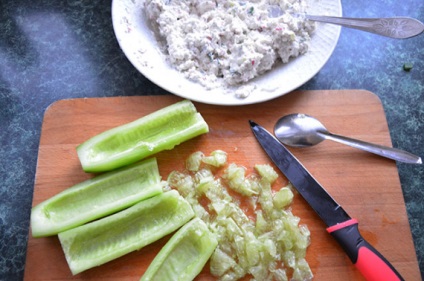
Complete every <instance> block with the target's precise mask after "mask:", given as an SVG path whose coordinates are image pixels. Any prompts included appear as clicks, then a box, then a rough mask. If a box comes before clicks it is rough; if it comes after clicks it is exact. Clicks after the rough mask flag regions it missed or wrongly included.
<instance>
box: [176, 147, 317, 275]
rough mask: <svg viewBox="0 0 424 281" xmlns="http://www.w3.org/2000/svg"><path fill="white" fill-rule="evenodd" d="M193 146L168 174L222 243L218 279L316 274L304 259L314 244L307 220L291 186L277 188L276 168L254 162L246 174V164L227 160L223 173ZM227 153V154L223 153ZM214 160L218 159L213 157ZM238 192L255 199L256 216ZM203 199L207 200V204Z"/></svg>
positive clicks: (213, 265) (215, 258) (214, 265)
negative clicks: (294, 205) (181, 167)
mask: <svg viewBox="0 0 424 281" xmlns="http://www.w3.org/2000/svg"><path fill="white" fill-rule="evenodd" d="M214 155H215V156H216V155H219V158H220V159H224V157H223V156H222V151H219V153H216V152H214V153H211V156H204V154H203V153H202V152H195V153H193V154H192V155H190V156H189V157H188V159H187V161H186V166H187V167H186V168H187V171H184V172H179V171H173V172H172V173H171V174H170V175H169V177H168V183H169V185H170V187H171V188H176V189H177V190H178V191H179V192H180V193H181V194H182V196H184V197H185V199H186V200H187V201H188V202H189V203H190V204H191V205H192V207H193V210H194V212H195V213H196V216H197V217H199V218H201V219H202V220H203V221H205V222H206V223H207V225H208V226H209V228H210V229H211V231H212V232H213V233H215V234H216V235H217V237H218V246H217V248H216V250H215V251H214V253H213V254H212V256H211V260H210V271H211V273H212V274H213V275H214V276H215V277H217V278H219V280H238V279H240V278H243V277H245V276H250V277H252V280H310V279H312V277H313V274H312V272H311V270H310V268H309V265H308V263H307V262H306V260H305V255H306V249H307V247H308V246H309V244H310V233H309V230H308V228H307V227H306V225H299V221H300V220H299V218H298V217H296V216H294V215H293V214H292V212H291V210H290V208H289V206H290V204H291V202H292V199H293V193H292V191H291V186H290V185H289V186H286V187H282V188H281V189H280V190H279V191H277V192H273V190H272V188H271V187H272V184H273V183H274V182H275V181H276V179H277V177H278V174H277V173H276V172H275V170H274V169H273V168H272V167H271V166H270V165H256V166H255V171H256V173H255V174H250V175H247V176H246V170H245V168H244V167H241V166H238V165H236V164H229V165H227V166H225V165H226V162H223V161H221V162H219V164H220V165H219V166H223V169H224V171H223V176H222V178H219V177H218V176H217V173H214V172H213V171H216V165H214V167H212V166H210V165H209V164H208V162H209V160H207V161H203V159H205V158H208V157H213V156H214ZM225 159H226V158H225ZM213 163H214V164H215V162H214V161H213ZM229 189H231V190H233V191H236V192H238V193H239V194H240V195H241V196H243V197H244V200H247V201H249V202H250V203H251V205H250V207H251V209H252V210H253V213H254V218H250V217H249V216H248V214H246V213H245V212H244V208H245V206H243V207H242V206H241V205H240V202H239V201H237V200H236V199H234V198H233V196H231V195H230V193H229ZM205 201H206V202H207V203H206V204H205Z"/></svg>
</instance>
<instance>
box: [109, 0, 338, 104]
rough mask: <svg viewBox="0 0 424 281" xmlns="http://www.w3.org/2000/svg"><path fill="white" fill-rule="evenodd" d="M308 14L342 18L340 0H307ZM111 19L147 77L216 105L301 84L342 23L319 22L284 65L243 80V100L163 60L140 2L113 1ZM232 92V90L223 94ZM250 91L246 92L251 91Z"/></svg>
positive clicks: (322, 59)
mask: <svg viewBox="0 0 424 281" xmlns="http://www.w3.org/2000/svg"><path fill="white" fill-rule="evenodd" d="M308 4H309V12H308V13H309V14H316V15H331V16H341V15H342V7H341V3H340V0H309V3H308ZM112 22H113V28H114V31H115V34H116V37H117V39H118V42H119V45H120V47H121V49H122V50H123V52H124V53H125V55H126V56H127V58H128V59H129V61H130V62H131V63H132V64H133V65H134V67H135V68H136V69H137V70H138V71H140V72H141V73H142V74H143V75H144V76H145V77H146V78H148V79H149V80H150V81H152V82H153V83H155V84H156V85H158V86H160V87H162V88H163V89H165V90H167V91H169V92H171V93H173V94H175V95H178V96H180V97H183V98H187V99H190V100H193V101H197V102H202V103H208V104H217V105H243V104H253V103H258V102H263V101H267V100H270V99H273V98H276V97H279V96H281V95H284V94H286V93H289V92H291V91H293V90H295V89H296V88H298V87H300V86H301V85H303V84H304V83H306V82H307V81H308V80H310V79H311V78H312V77H313V76H315V75H316V74H317V73H318V71H319V70H320V69H321V68H322V67H323V66H324V64H325V63H326V62H327V60H328V59H329V58H330V56H331V54H332V52H333V50H334V48H335V47H336V44H337V41H338V39H339V35H340V27H339V26H336V25H330V24H321V23H317V28H316V31H315V33H314V34H313V36H312V38H311V44H310V49H309V51H308V52H307V53H306V54H305V55H303V56H300V57H297V58H295V59H293V60H292V61H290V62H289V63H288V64H281V65H279V66H276V67H275V68H274V69H272V70H271V71H269V72H267V73H265V74H264V75H262V76H260V77H257V78H256V79H254V80H252V81H250V82H248V83H246V84H245V85H247V87H244V89H249V88H250V89H253V90H251V92H250V94H249V96H248V97H247V98H244V99H241V98H237V97H236V96H235V95H234V90H235V89H228V88H227V89H222V88H216V89H213V90H207V89H206V88H204V87H203V86H201V85H200V84H197V83H195V82H193V81H190V80H188V79H187V78H185V77H184V75H183V74H182V73H180V72H179V71H177V70H175V69H174V68H172V66H171V65H169V64H168V63H167V62H166V61H165V57H164V54H163V53H162V52H161V51H160V49H159V45H158V43H157V40H156V39H155V36H154V34H153V33H152V31H151V29H150V28H149V26H148V23H147V19H146V17H145V14H144V0H113V1H112ZM228 90H230V93H225V92H228ZM249 91H250V90H249Z"/></svg>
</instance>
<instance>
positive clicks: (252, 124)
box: [249, 120, 258, 127]
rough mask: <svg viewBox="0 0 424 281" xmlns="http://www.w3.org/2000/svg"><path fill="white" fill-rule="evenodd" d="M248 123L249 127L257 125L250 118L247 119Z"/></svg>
mask: <svg viewBox="0 0 424 281" xmlns="http://www.w3.org/2000/svg"><path fill="white" fill-rule="evenodd" d="M249 124H250V127H256V126H257V125H258V124H256V123H255V122H254V121H252V120H249Z"/></svg>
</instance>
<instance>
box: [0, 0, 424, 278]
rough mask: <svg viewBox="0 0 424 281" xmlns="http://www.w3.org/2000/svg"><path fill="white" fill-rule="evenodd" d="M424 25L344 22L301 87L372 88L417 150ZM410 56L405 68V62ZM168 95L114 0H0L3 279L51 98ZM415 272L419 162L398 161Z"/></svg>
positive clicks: (372, 6)
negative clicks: (119, 33)
mask: <svg viewBox="0 0 424 281" xmlns="http://www.w3.org/2000/svg"><path fill="white" fill-rule="evenodd" d="M342 4H343V14H344V16H347V17H361V16H363V17H389V16H410V17H414V18H417V19H419V20H420V21H424V3H423V1H422V0H409V1H404V2H402V3H400V2H398V1H395V0H385V1H372V2H369V1H365V0H358V1H344V0H342ZM423 46H424V34H422V35H421V36H417V37H414V38H411V39H407V40H396V39H390V38H385V37H380V36H376V35H372V34H368V33H364V32H360V31H356V30H351V29H346V28H343V29H342V32H341V36H340V39H339V42H338V45H337V47H336V49H335V51H334V54H333V55H332V57H331V58H330V60H329V61H328V62H327V64H326V65H325V66H324V68H323V69H322V70H321V71H320V72H319V73H318V74H317V75H316V76H315V77H313V78H312V79H311V80H310V81H309V82H307V83H306V84H305V85H303V86H302V87H301V89H366V90H369V91H372V92H374V93H375V94H377V95H378V96H379V98H380V99H381V101H382V103H383V107H384V110H385V113H386V116H387V120H388V125H389V129H390V133H391V138H392V142H393V146H394V147H397V148H400V149H404V150H407V151H410V152H413V153H415V154H418V155H420V156H421V157H423V156H424V139H423V136H424V133H423V132H424V48H423ZM405 63H412V64H413V68H412V69H411V70H410V71H405V70H404V69H403V65H404V64H405ZM143 94H151V95H152V94H153V95H160V94H169V93H167V92H166V91H165V90H163V89H161V88H159V87H158V86H156V85H154V84H153V83H151V82H150V81H149V80H147V79H146V78H145V77H144V76H143V75H141V74H140V73H139V72H138V71H137V70H136V69H135V68H134V67H133V66H132V65H131V64H130V62H129V61H128V60H127V59H126V57H125V56H124V54H123V52H122V51H121V49H120V48H119V45H118V42H117V40H116V38H115V35H114V32H113V27H112V21H111V1H99V0H93V1H81V0H66V1H65V0H58V1H56V0H55V1H53V0H35V1H29V0H16V1H13V0H2V1H1V2H0V144H1V146H0V155H1V157H0V183H1V184H0V280H21V279H22V278H23V273H24V268H25V254H26V247H27V239H28V230H29V217H30V209H31V202H32V193H33V187H34V177H35V171H36V165H37V151H38V144H39V140H40V131H41V124H42V120H43V115H44V112H45V110H46V108H47V107H48V106H49V105H50V104H52V103H53V102H54V101H57V100H61V99H68V98H79V97H110V96H134V95H143ZM398 169H399V175H400V180H401V185H402V190H403V194H404V197H405V201H406V207H407V211H408V217H409V221H410V225H411V230H412V235H413V238H414V243H415V248H416V252H417V257H418V262H419V265H420V268H421V272H423V271H424V203H423V202H424V188H423V184H424V165H408V164H401V163H398Z"/></svg>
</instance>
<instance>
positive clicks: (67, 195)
mask: <svg viewBox="0 0 424 281" xmlns="http://www.w3.org/2000/svg"><path fill="white" fill-rule="evenodd" d="M128 173H131V174H132V175H133V176H134V177H135V178H134V179H132V181H131V182H125V183H122V184H116V185H115V184H114V185H111V184H110V183H111V179H113V178H114V177H117V175H118V176H119V175H121V177H122V176H125V179H126V180H127V181H128V179H129V175H128ZM135 173H137V174H135ZM115 179H116V178H115ZM143 179H145V180H146V181H145V182H139V181H140V180H143ZM160 180H161V177H160V175H159V169H158V165H157V161H156V158H150V159H147V160H144V161H142V162H140V163H136V164H133V165H130V166H127V167H124V168H121V169H117V170H115V171H112V172H108V173H104V174H102V175H99V176H96V177H94V178H91V179H89V180H86V181H84V182H81V183H79V184H76V185H74V186H72V187H70V188H67V189H65V190H64V191H62V192H60V193H58V194H56V195H55V196H53V197H51V198H49V199H47V200H45V201H43V202H41V203H40V204H38V205H37V206H35V207H34V208H32V210H31V230H32V236H33V237H44V236H51V235H55V234H58V233H59V232H63V231H65V230H68V229H71V228H74V227H77V226H80V225H82V224H84V223H86V222H89V221H92V220H95V219H98V218H101V217H103V216H106V215H109V214H112V213H114V212H117V211H120V210H122V209H124V208H127V207H129V206H131V205H134V204H135V203H137V202H139V201H141V200H144V199H147V198H149V197H152V196H155V195H158V194H160V193H162V192H163V190H162V186H161V184H160ZM105 181H106V184H103V182H105ZM108 182H109V184H108ZM137 186H138V187H137ZM118 189H119V191H120V193H119V195H120V196H119V197H118V196H113V193H115V194H117V193H116V192H115V191H114V190H118ZM127 190H128V192H127V193H124V192H125V191H127ZM108 191H110V193H111V195H110V196H109V195H108V193H107V192H108ZM122 193H124V194H122ZM94 196H95V198H93V200H91V199H90V197H94ZM101 197H103V199H104V200H103V201H101V202H98V201H96V199H98V198H101ZM86 199H88V200H86ZM83 200H84V202H85V205H83V206H84V207H83V209H84V210H85V211H84V210H82V209H80V211H78V212H75V207H74V206H73V205H72V204H74V202H78V203H80V204H81V202H82V201H83ZM65 201H66V202H65ZM58 205H59V206H58ZM54 206H57V207H54ZM67 206H68V207H69V208H73V210H71V211H68V215H67V216H66V210H65V212H63V211H64V208H66V207H67Z"/></svg>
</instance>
